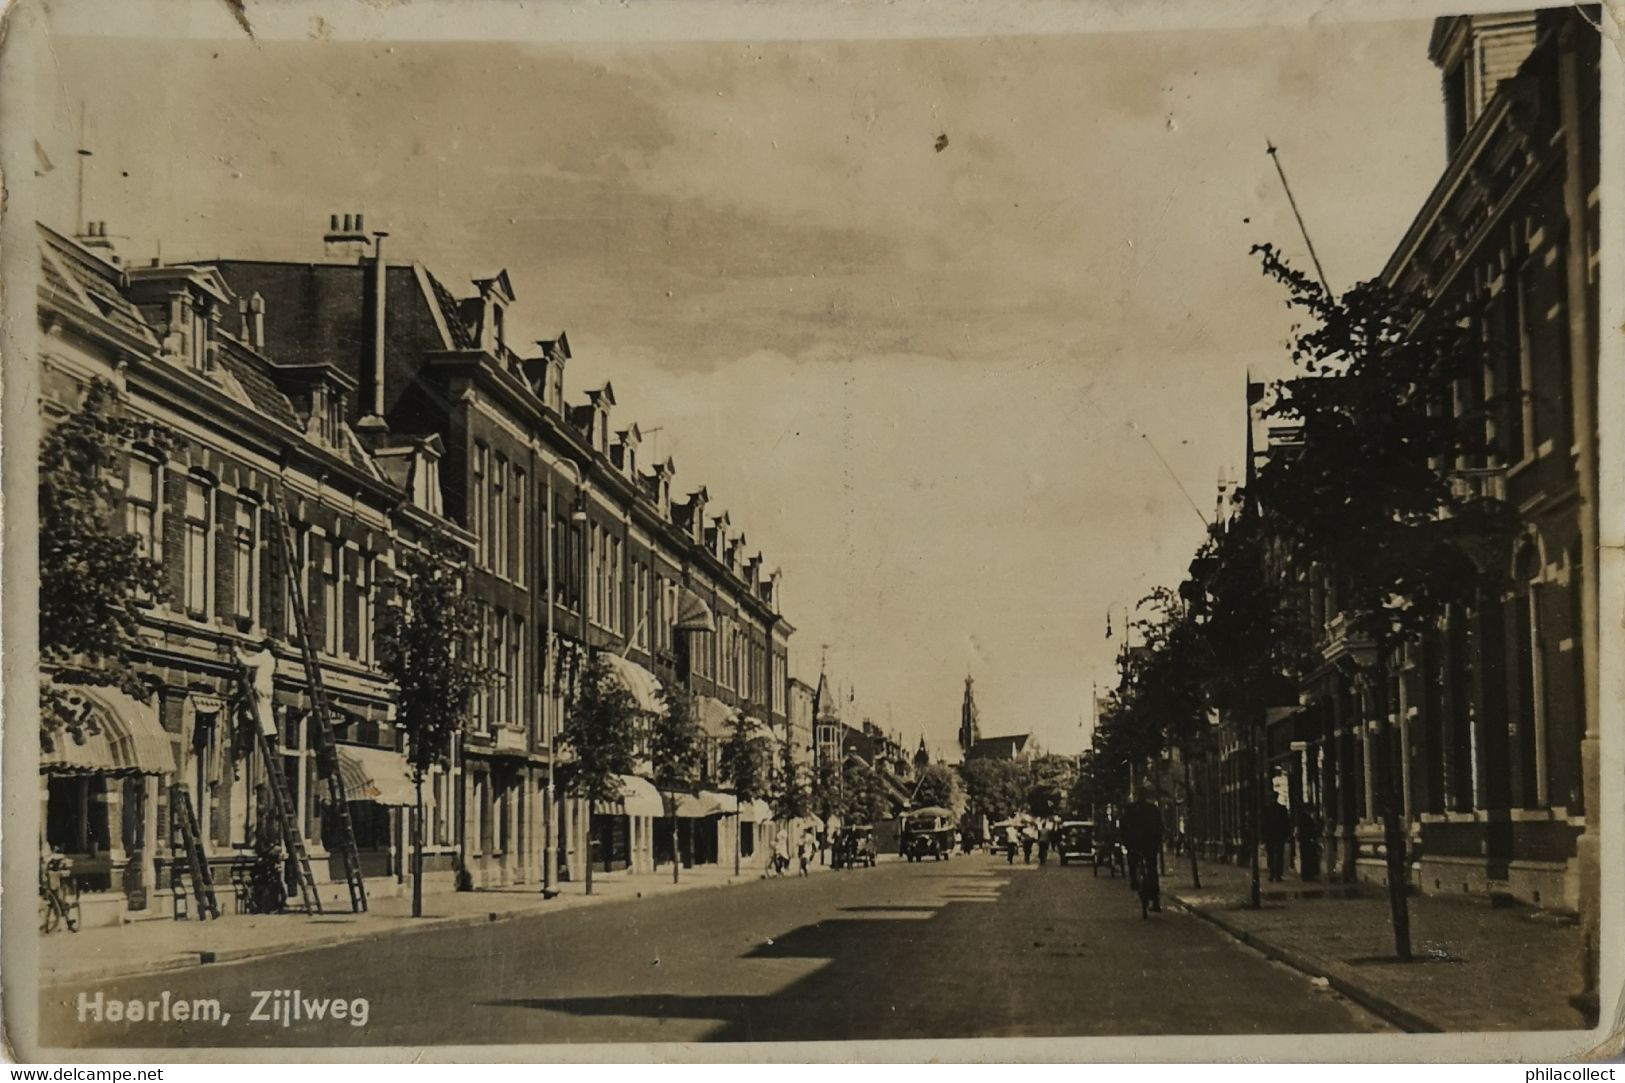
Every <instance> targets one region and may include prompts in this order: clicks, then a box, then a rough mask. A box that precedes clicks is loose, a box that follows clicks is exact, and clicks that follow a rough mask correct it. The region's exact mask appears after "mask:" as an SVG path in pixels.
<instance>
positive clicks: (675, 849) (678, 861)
mask: <svg viewBox="0 0 1625 1083" xmlns="http://www.w3.org/2000/svg"><path fill="white" fill-rule="evenodd" d="M666 804H667V806H668V807H669V808H670V809H671V882H672V883H674V884H675V883H676V882H677V870H678V869H679V868H681V867H682V864H683V849H682V847H681V846H679V845H678V843H677V791H676V790H673V791H672V792H671V793H669V794H667V795H666Z"/></svg>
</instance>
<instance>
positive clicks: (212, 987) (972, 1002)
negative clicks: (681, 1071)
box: [41, 854, 1385, 1047]
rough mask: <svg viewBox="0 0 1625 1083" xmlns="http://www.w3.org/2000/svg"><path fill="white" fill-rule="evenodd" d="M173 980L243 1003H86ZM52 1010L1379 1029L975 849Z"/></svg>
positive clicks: (369, 1029) (525, 1026)
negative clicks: (127, 1007) (214, 1007)
mask: <svg viewBox="0 0 1625 1083" xmlns="http://www.w3.org/2000/svg"><path fill="white" fill-rule="evenodd" d="M1179 875H1180V873H1179V871H1178V870H1176V869H1170V876H1171V877H1178V876H1179ZM431 911H432V901H431ZM290 920H301V919H294V918H290ZM131 932H132V933H134V932H136V930H133V929H132V930H131ZM273 990H298V991H299V996H300V998H301V1000H303V1001H311V1000H313V999H317V998H319V999H323V1000H330V999H334V998H338V999H342V1000H344V1001H346V1002H352V1001H353V1000H354V999H355V998H364V999H365V1000H366V1002H367V1003H366V1005H365V1006H364V1007H363V1008H361V1009H360V1011H361V1013H363V1014H364V1016H365V1024H364V1025H353V1020H352V1019H350V1018H345V1019H343V1020H334V1019H332V1018H327V1019H324V1020H322V1021H320V1022H312V1021H308V1020H303V1019H301V1020H299V1021H297V1022H292V1023H291V1025H288V1026H283V1025H282V1020H281V1019H280V1018H275V1019H271V1020H261V1021H256V1020H255V1019H254V1018H253V1016H254V1015H255V1014H256V1006H258V1007H259V1013H258V1014H260V1015H262V1016H263V1015H269V1014H271V1013H272V1012H273V1011H274V1010H275V1005H276V1004H278V1003H285V1002H286V1000H287V998H286V997H270V998H265V997H261V996H257V995H255V994H256V993H257V992H261V991H267V992H268V991H273ZM166 991H167V992H168V994H169V1000H170V1002H171V1003H174V1002H178V1001H180V1000H183V999H184V1000H187V1001H192V1000H194V999H204V1000H207V999H209V998H217V999H218V1000H219V1002H220V1006H221V1009H222V1018H224V1019H226V1020H227V1021H226V1022H224V1023H223V1024H222V1023H221V1022H218V1021H209V1022H202V1023H199V1022H194V1021H188V1022H178V1021H174V1019H173V1016H172V1018H171V1021H169V1022H160V1023H152V1022H147V1021H142V1022H119V1023H112V1022H106V1021H104V1022H101V1023H96V1022H93V1021H90V1020H89V1019H87V1021H84V1022H81V1021H80V1020H79V1012H78V1010H77V1005H78V1003H79V998H80V995H81V994H84V995H85V996H86V997H87V998H88V999H89V1000H92V1001H93V1000H94V998H95V996H96V994H97V993H100V994H102V1003H103V1004H106V1003H108V1002H111V1001H114V1000H119V1001H130V1000H139V1001H142V1002H143V1003H147V1002H151V1001H154V1000H159V999H160V998H162V997H163V995H164V993H165V992H166ZM41 1011H42V1019H41V1030H42V1038H43V1042H44V1044H46V1045H57V1044H72V1045H86V1046H151V1047H158V1046H198V1045H202V1046H283V1045H308V1046H315V1045H326V1046H335V1047H337V1046H377V1045H432V1044H442V1043H444V1044H484V1043H499V1042H500V1043H554V1042H618V1041H655V1042H691V1041H784V1040H816V1039H878V1038H933V1037H936V1038H960V1037H979V1036H982V1037H993V1036H1021V1037H1039V1036H1086V1035H1132V1034H1249V1033H1258V1034H1266V1033H1311V1032H1363V1031H1375V1030H1381V1029H1385V1028H1384V1026H1383V1024H1381V1023H1380V1022H1379V1021H1378V1020H1376V1019H1375V1018H1374V1017H1372V1016H1370V1015H1368V1014H1366V1013H1365V1012H1363V1011H1362V1010H1361V1009H1359V1008H1357V1007H1355V1006H1354V1005H1352V1004H1350V1003H1348V1002H1346V1001H1344V1000H1342V999H1341V998H1340V997H1338V996H1337V995H1335V994H1333V993H1331V992H1329V991H1327V990H1324V989H1319V988H1316V987H1314V986H1313V985H1311V983H1310V982H1309V980H1308V979H1307V978H1304V977H1303V976H1301V975H1299V974H1297V973H1295V972H1293V971H1290V970H1287V969H1286V968H1284V967H1282V966H1279V965H1277V964H1275V963H1272V962H1269V961H1267V960H1265V959H1264V958H1263V957H1261V956H1259V955H1257V954H1255V953H1253V952H1252V951H1251V950H1250V949H1248V948H1245V947H1243V946H1241V945H1239V944H1237V943H1236V942H1235V941H1233V940H1231V939H1230V938H1228V937H1227V936H1225V935H1224V934H1223V933H1221V932H1219V931H1218V930H1216V929H1214V928H1213V927H1212V926H1210V925H1208V924H1207V923H1205V922H1203V921H1201V920H1199V919H1197V918H1195V917H1192V916H1191V915H1189V914H1185V913H1182V912H1179V911H1178V910H1174V909H1169V910H1167V911H1165V912H1164V913H1161V914H1153V915H1151V916H1150V918H1149V919H1142V918H1141V916H1140V912H1139V907H1138V905H1137V904H1136V903H1135V901H1134V897H1133V896H1132V895H1131V893H1130V892H1129V890H1128V889H1127V887H1126V885H1125V883H1124V881H1123V880H1121V879H1113V878H1111V877H1109V876H1108V875H1106V874H1105V873H1104V872H1103V873H1102V874H1101V875H1100V876H1099V877H1098V878H1097V877H1095V876H1094V875H1092V874H1091V872H1090V870H1089V869H1087V868H1080V867H1077V866H1070V867H1064V868H1063V867H1060V866H1058V865H1056V864H1055V863H1054V862H1051V863H1050V864H1049V865H1047V866H1043V867H1040V866H1038V865H1036V864H1034V865H1030V866H1023V865H1021V864H1019V862H1018V863H1017V864H1016V865H1015V866H1014V867H1011V866H1008V865H1006V864H1005V863H1004V861H1003V859H1002V858H991V857H988V856H985V855H982V854H972V855H969V856H964V855H961V856H956V857H955V858H953V859H952V860H950V861H945V862H925V863H921V864H907V863H903V862H897V861H890V862H884V863H882V864H881V865H880V866H879V867H877V868H874V869H857V870H853V871H850V872H839V873H826V874H822V875H818V876H814V877H812V878H809V879H806V880H798V879H797V878H795V877H793V876H791V877H786V878H785V879H783V880H764V881H761V882H753V883H747V884H743V885H736V886H732V887H728V888H721V889H708V890H701V891H693V892H687V893H681V894H673V895H669V896H665V897H661V898H654V899H633V900H628V901H624V902H609V903H605V904H602V905H595V906H590V907H582V908H579V909H575V910H570V911H567V912H562V913H558V914H547V915H540V916H534V917H525V918H518V919H514V920H509V921H504V922H498V923H494V924H489V925H484V926H474V927H465V928H449V929H442V930H432V931H426V932H422V933H407V934H395V935H393V936H389V937H381V938H378V939H374V940H371V941H361V942H356V943H352V944H345V945H342V946H339V947H334V948H327V949H321V950H317V951H306V952H299V953H295V954H286V955H281V956H275V957H270V958H263V959H258V960H254V961H249V962H244V963H241V964H234V965H219V966H206V967H201V968H194V969H190V970H184V971H178V972H174V973H169V974H160V975H155V976H152V977H147V978H141V979H133V980H128V981H115V982H109V983H106V984H101V985H98V984H94V983H91V984H86V985H80V986H71V987H61V986H59V987H55V988H50V989H47V990H46V991H45V992H44V994H43V1000H42V1004H41ZM354 1014H356V1009H355V1008H354V1007H353V1006H352V1007H351V1008H350V1010H347V1011H346V1015H347V1016H350V1015H354Z"/></svg>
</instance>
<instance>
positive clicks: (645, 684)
mask: <svg viewBox="0 0 1625 1083" xmlns="http://www.w3.org/2000/svg"><path fill="white" fill-rule="evenodd" d="M601 657H602V658H603V660H604V665H605V666H606V667H607V668H608V670H609V672H610V674H611V675H613V676H614V678H615V680H616V681H618V682H619V683H620V685H621V686H622V687H623V688H625V689H626V690H627V691H628V692H630V693H631V694H632V699H633V701H634V702H635V703H636V704H637V706H638V710H640V711H643V712H645V713H647V714H665V713H666V705H665V702H664V700H662V699H661V697H660V679H659V678H658V677H656V676H655V675H654V674H653V673H650V672H649V671H648V670H646V669H644V668H643V667H642V666H640V665H638V664H637V663H636V662H634V661H632V660H631V659H630V658H623V657H621V656H620V655H618V654H610V653H607V652H606V653H605V654H603V655H602V656H601Z"/></svg>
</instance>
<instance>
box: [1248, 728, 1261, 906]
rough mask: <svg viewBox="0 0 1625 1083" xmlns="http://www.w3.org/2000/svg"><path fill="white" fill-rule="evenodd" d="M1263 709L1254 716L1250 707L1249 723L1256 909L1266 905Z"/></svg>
mask: <svg viewBox="0 0 1625 1083" xmlns="http://www.w3.org/2000/svg"><path fill="white" fill-rule="evenodd" d="M1262 714H1263V713H1262V711H1260V712H1259V714H1258V716H1257V717H1253V713H1252V708H1250V707H1249V708H1248V719H1249V724H1250V725H1251V727H1252V734H1253V740H1252V746H1253V747H1252V753H1253V762H1252V763H1251V764H1249V765H1248V766H1249V767H1250V769H1251V770H1250V771H1249V772H1248V773H1249V774H1250V776H1251V781H1252V791H1253V792H1252V801H1251V802H1249V804H1250V805H1251V807H1250V808H1249V809H1248V815H1247V820H1248V823H1247V853H1248V868H1249V870H1250V876H1251V880H1250V882H1249V886H1248V889H1247V905H1248V906H1250V907H1252V908H1253V909H1254V910H1259V909H1262V908H1263V906H1264V891H1263V889H1262V888H1261V887H1260V886H1259V883H1258V847H1259V844H1260V841H1261V840H1260V839H1259V837H1258V829H1259V827H1260V826H1261V823H1262V821H1263V819H1264V724H1263V716H1262Z"/></svg>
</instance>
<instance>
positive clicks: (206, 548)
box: [184, 477, 214, 620]
mask: <svg viewBox="0 0 1625 1083" xmlns="http://www.w3.org/2000/svg"><path fill="white" fill-rule="evenodd" d="M213 503H214V491H213V489H211V488H210V486H209V485H208V483H207V482H205V481H203V480H202V479H201V478H195V477H193V478H187V479H186V552H185V573H186V597H185V599H184V601H185V605H186V612H187V613H188V614H189V615H191V616H192V617H194V618H195V619H197V620H202V619H204V617H206V616H207V615H208V613H209V591H210V589H211V587H212V586H213V584H214V560H213V557H214V551H213V550H214V547H213V546H212V545H211V544H210V537H209V523H210V521H211V519H212V518H213V516H212V515H211V514H210V512H211V510H212V505H213Z"/></svg>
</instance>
